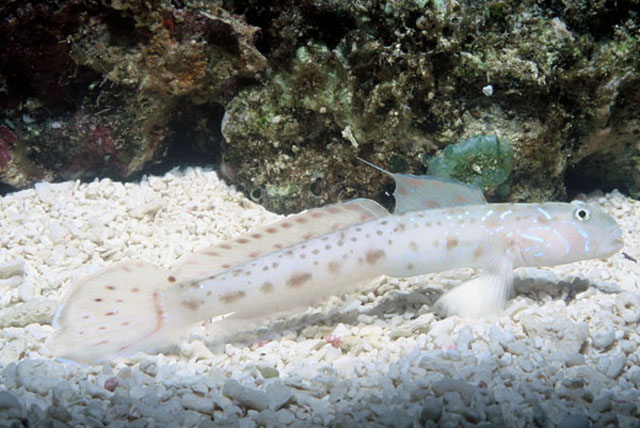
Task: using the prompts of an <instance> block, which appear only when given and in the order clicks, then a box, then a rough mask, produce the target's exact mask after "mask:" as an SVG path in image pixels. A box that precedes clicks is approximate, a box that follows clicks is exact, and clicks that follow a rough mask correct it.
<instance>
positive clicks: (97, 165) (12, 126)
mask: <svg viewBox="0 0 640 428" xmlns="http://www.w3.org/2000/svg"><path fill="white" fill-rule="evenodd" d="M634 7H635V8H637V2H636V1H629V2H622V3H617V2H600V3H597V2H585V1H581V0H573V1H564V2H558V1H550V2H534V3H530V2H529V3H522V4H511V3H509V2H504V1H498V0H495V1H488V2H480V3H479V2H473V1H462V2H457V1H424V0H418V1H386V0H373V1H369V2H365V3H363V2H349V1H336V0H320V1H315V0H314V1H311V0H303V1H300V2H296V3H295V4H292V3H291V2H282V1H280V2H269V3H263V2H246V1H224V2H222V1H220V0H216V1H209V2H206V3H203V2H201V1H197V0H186V1H168V2H161V1H149V2H139V1H130V0H117V1H99V0H62V1H58V2H55V3H48V2H42V1H39V0H29V1H21V2H18V1H9V2H3V3H2V5H0V17H1V18H2V19H0V94H2V97H0V109H1V110H2V120H1V121H0V183H5V184H8V185H11V186H14V187H18V188H26V187H27V186H29V185H30V184H32V183H33V182H35V181H38V180H59V179H74V178H77V177H95V176H99V177H104V176H108V177H131V176H135V175H136V174H137V173H139V172H140V171H141V170H142V169H143V168H146V167H152V166H154V165H156V164H157V163H158V162H161V161H163V160H165V159H167V158H170V159H171V161H172V162H174V164H175V163H179V162H181V161H182V162H186V161H187V160H188V161H190V162H198V163H200V164H203V163H206V164H212V163H216V164H217V163H218V162H221V161H224V162H223V163H222V168H221V170H222V171H223V172H224V174H225V175H226V178H227V179H228V180H230V181H231V182H232V183H234V184H237V185H238V186H239V187H240V188H241V189H243V190H244V191H245V193H246V194H247V195H250V196H251V197H252V198H253V199H254V200H257V201H260V202H262V203H263V204H265V205H266V206H267V207H269V208H270V209H272V210H275V211H278V212H292V211H297V210H300V209H302V208H308V207H310V206H314V205H322V204H325V203H327V202H329V201H335V200H336V199H346V198H351V197H354V196H358V195H367V196H377V197H378V198H379V199H382V198H383V193H384V191H385V190H387V189H385V182H384V180H382V179H381V178H380V177H379V176H377V175H374V174H376V172H375V171H373V170H371V169H368V168H366V167H365V166H364V165H361V164H358V163H357V161H356V160H355V158H356V156H360V157H363V158H366V159H367V160H370V161H372V162H375V163H377V164H380V165H381V166H384V167H386V168H389V169H391V170H393V171H396V172H411V173H420V172H424V170H425V169H426V165H427V164H428V163H429V161H430V159H431V158H432V157H433V156H435V155H437V154H438V153H439V151H440V150H442V149H443V148H444V147H445V146H447V145H448V144H451V143H455V142H457V141H460V140H463V139H467V138H473V137H477V136H479V135H494V134H495V135H497V136H498V137H500V138H501V139H502V138H503V139H504V140H505V141H509V142H510V143H511V144H512V147H513V152H514V159H513V173H512V176H511V177H510V182H511V186H510V189H509V190H508V191H507V190H506V189H501V190H500V192H497V194H496V195H493V196H494V197H496V198H501V199H504V198H509V199H511V200H540V199H558V198H563V197H565V194H566V190H567V188H569V190H570V193H572V191H574V190H576V191H582V190H585V189H587V190H588V189H590V188H596V187H604V188H605V190H610V189H612V188H613V187H614V186H617V187H619V188H621V189H623V190H625V191H630V192H631V193H632V194H637V193H638V191H639V190H640V172H639V169H638V166H637V161H636V159H637V155H638V151H639V149H638V147H637V141H638V133H639V132H640V127H639V125H638V123H639V121H640V116H639V114H640V113H639V112H638V109H637V105H638V100H639V99H640V84H639V82H640V77H639V76H638V69H639V61H640V57H639V56H638V55H634V53H635V52H637V51H639V50H640V46H639V42H638V40H640V37H638V36H639V33H638V31H639V28H640V22H639V21H638V15H637V14H635V13H633V10H634ZM223 117H224V120H223ZM222 133H224V136H225V137H226V141H225V142H224V144H222V141H223V138H222ZM474 158H475V161H474ZM483 167H484V164H483V163H482V162H480V161H478V157H477V156H473V155H472V156H470V157H469V165H468V168H469V169H470V170H471V171H473V172H474V173H475V174H477V175H478V176H484V174H485V173H486V171H484V172H483V171H482V169H483ZM373 177H375V178H373ZM372 178H373V179H372ZM467 178H468V179H469V180H470V181H475V179H476V178H477V177H474V176H473V174H472V176H471V177H467ZM0 190H4V189H0ZM489 190H491V189H489Z"/></svg>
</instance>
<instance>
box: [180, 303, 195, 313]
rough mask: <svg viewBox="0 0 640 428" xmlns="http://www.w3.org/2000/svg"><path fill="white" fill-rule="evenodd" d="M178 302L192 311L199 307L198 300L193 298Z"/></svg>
mask: <svg viewBox="0 0 640 428" xmlns="http://www.w3.org/2000/svg"><path fill="white" fill-rule="evenodd" d="M180 304H181V305H182V306H184V307H185V308H187V309H189V310H191V311H194V312H195V311H197V310H198V308H199V307H200V304H199V303H198V302H194V301H193V300H183V301H182V302H180Z"/></svg>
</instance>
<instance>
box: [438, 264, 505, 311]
mask: <svg viewBox="0 0 640 428" xmlns="http://www.w3.org/2000/svg"><path fill="white" fill-rule="evenodd" d="M512 286H513V268H512V263H511V261H510V260H506V259H505V260H504V261H503V262H502V263H501V264H500V265H499V266H496V268H495V269H491V270H487V271H484V272H482V273H481V274H480V275H478V276H476V277H474V278H471V279H470V280H468V281H466V282H464V283H462V284H461V285H459V286H457V287H455V288H454V289H453V290H450V291H448V292H447V293H445V294H444V295H443V296H442V297H440V299H438V301H437V302H436V308H437V309H438V310H439V311H440V312H442V313H443V314H444V315H446V316H451V315H458V316H460V317H463V318H478V317H482V316H486V315H490V314H493V313H497V312H500V311H501V310H502V309H503V308H504V306H505V303H506V302H507V299H508V298H509V296H510V294H511V290H512Z"/></svg>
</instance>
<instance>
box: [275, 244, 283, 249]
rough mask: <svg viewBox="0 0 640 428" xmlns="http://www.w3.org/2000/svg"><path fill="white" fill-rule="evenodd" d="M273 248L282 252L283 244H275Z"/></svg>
mask: <svg viewBox="0 0 640 428" xmlns="http://www.w3.org/2000/svg"><path fill="white" fill-rule="evenodd" d="M273 248H276V249H278V250H282V244H274V245H273Z"/></svg>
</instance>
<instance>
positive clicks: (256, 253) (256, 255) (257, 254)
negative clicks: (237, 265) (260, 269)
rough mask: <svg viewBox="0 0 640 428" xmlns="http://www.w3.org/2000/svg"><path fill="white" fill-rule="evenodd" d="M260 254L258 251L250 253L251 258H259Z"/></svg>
mask: <svg viewBox="0 0 640 428" xmlns="http://www.w3.org/2000/svg"><path fill="white" fill-rule="evenodd" d="M259 255H260V253H259V252H258V251H252V252H250V253H249V257H258V256H259Z"/></svg>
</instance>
